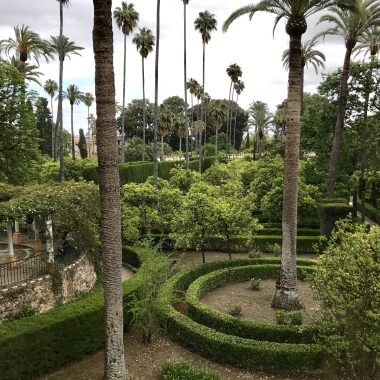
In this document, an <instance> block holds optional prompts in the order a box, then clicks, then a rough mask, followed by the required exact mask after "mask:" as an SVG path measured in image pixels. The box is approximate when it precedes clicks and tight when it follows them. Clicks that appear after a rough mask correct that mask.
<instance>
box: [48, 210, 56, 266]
mask: <svg viewBox="0 0 380 380" xmlns="http://www.w3.org/2000/svg"><path fill="white" fill-rule="evenodd" d="M46 251H47V253H48V262H49V263H52V262H54V242H53V222H52V220H51V216H50V215H49V216H48V218H47V220H46Z"/></svg>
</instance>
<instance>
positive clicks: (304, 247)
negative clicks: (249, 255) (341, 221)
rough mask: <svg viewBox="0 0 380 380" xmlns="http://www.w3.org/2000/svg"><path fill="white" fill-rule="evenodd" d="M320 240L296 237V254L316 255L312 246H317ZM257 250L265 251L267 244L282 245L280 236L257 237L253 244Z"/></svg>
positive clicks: (316, 237) (317, 237) (318, 238)
mask: <svg viewBox="0 0 380 380" xmlns="http://www.w3.org/2000/svg"><path fill="white" fill-rule="evenodd" d="M320 241H321V238H320V237H319V236H297V252H299V253H318V252H317V251H316V250H315V249H314V247H313V246H314V244H319V243H320ZM254 244H255V246H256V248H257V249H260V250H262V251H266V250H267V246H268V244H279V245H280V246H281V245H282V236H281V235H258V236H256V238H255V242H254Z"/></svg>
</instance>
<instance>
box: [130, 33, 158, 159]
mask: <svg viewBox="0 0 380 380" xmlns="http://www.w3.org/2000/svg"><path fill="white" fill-rule="evenodd" d="M133 43H134V44H135V45H136V48H137V50H138V51H139V53H140V54H141V64H142V86H143V102H144V111H143V113H144V116H143V119H144V123H143V124H144V125H143V153H142V160H143V161H145V129H146V104H145V70H144V61H145V59H146V57H147V56H148V54H149V53H150V52H151V51H152V50H153V47H154V36H153V33H152V31H151V30H150V29H147V28H140V33H139V34H136V35H135V36H134V37H133Z"/></svg>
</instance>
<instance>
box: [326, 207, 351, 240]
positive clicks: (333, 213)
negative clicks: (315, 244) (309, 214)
mask: <svg viewBox="0 0 380 380" xmlns="http://www.w3.org/2000/svg"><path fill="white" fill-rule="evenodd" d="M350 212H352V207H351V206H350V205H349V204H348V203H347V202H345V203H334V202H333V200H332V201H331V203H330V202H328V201H326V200H325V201H324V202H322V203H321V204H320V205H319V218H320V226H321V227H320V228H321V235H324V236H327V237H329V236H330V235H331V232H332V230H333V229H334V228H335V223H336V221H337V220H339V219H342V218H346V217H347V216H348V214H349V213H350Z"/></svg>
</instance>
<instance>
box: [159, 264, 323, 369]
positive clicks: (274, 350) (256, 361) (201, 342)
mask: <svg viewBox="0 0 380 380" xmlns="http://www.w3.org/2000/svg"><path fill="white" fill-rule="evenodd" d="M238 261H241V260H231V261H230V262H231V264H230V266H231V267H232V266H234V265H235V266H236V264H237V262H238ZM232 263H234V264H232ZM206 265H207V264H206ZM210 266H211V265H209V268H208V269H210ZM197 271H198V272H202V271H204V270H202V269H196V268H194V270H192V271H191V270H189V271H186V272H185V273H181V272H180V273H178V274H177V275H175V276H173V277H172V278H171V279H169V281H167V282H166V283H165V285H164V286H163V287H162V288H161V290H160V292H159V296H158V314H159V317H160V319H161V322H162V324H163V325H164V326H166V329H167V332H168V334H169V335H170V336H171V337H172V338H173V339H175V340H177V341H179V342H180V343H181V344H183V345H185V346H187V347H189V348H190V349H192V350H194V351H195V352H197V353H200V354H202V355H204V356H207V357H210V358H212V359H213V360H215V361H217V362H221V363H228V364H231V365H234V366H236V367H241V368H247V369H250V370H265V371H270V372H296V371H304V370H313V369H318V368H321V366H322V365H323V363H324V360H325V357H326V354H325V351H324V349H323V347H321V346H319V345H316V344H293V343H278V342H267V341H257V340H252V339H245V338H241V337H237V336H232V335H226V334H223V333H221V332H218V331H216V330H214V329H211V328H209V327H207V326H204V325H201V324H199V323H197V322H195V321H193V320H192V319H190V318H189V317H187V316H185V315H183V314H181V313H179V312H178V311H176V310H175V309H174V307H173V306H172V301H173V299H175V295H176V292H177V291H178V290H180V289H181V288H182V287H183V286H184V284H185V283H186V282H188V281H189V280H190V277H191V275H190V273H191V274H192V275H194V274H195V272H197ZM198 277H199V276H198ZM191 281H192V280H190V282H191Z"/></svg>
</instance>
